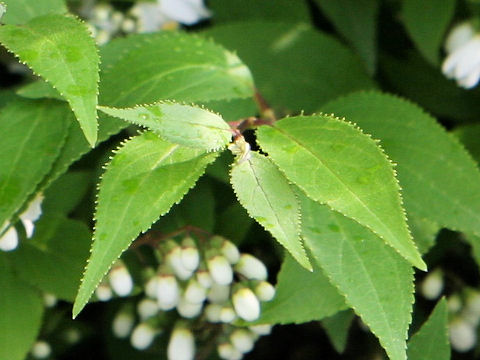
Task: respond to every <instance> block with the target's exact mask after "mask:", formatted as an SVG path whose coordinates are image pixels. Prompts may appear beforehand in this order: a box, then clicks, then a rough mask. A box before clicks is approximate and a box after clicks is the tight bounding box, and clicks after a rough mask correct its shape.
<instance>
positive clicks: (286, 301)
mask: <svg viewBox="0 0 480 360" xmlns="http://www.w3.org/2000/svg"><path fill="white" fill-rule="evenodd" d="M313 265H314V271H313V272H310V271H307V270H305V269H304V268H303V267H301V266H300V265H299V264H298V262H297V261H295V260H294V259H293V257H291V256H290V255H289V254H285V260H284V261H283V265H282V269H281V270H280V273H279V274H278V281H277V285H276V289H277V292H276V294H275V297H274V298H273V300H272V301H270V302H267V303H263V304H262V316H261V317H260V319H259V320H258V321H257V323H261V324H262V323H263V324H290V323H296V324H300V323H304V322H308V321H312V320H321V319H323V318H325V317H327V316H331V315H333V314H335V313H336V312H337V311H340V310H343V309H345V308H346V305H345V299H344V298H343V296H342V295H340V294H339V293H338V291H337V289H336V288H335V287H334V286H333V285H332V284H330V282H329V280H328V278H327V277H326V276H325V275H324V274H323V271H322V270H321V269H320V268H319V267H318V266H316V264H313Z"/></svg>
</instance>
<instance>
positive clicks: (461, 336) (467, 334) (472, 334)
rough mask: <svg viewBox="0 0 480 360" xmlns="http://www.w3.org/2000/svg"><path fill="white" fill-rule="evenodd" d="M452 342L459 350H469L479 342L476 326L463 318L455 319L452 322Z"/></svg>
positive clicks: (450, 328) (450, 330) (450, 327)
mask: <svg viewBox="0 0 480 360" xmlns="http://www.w3.org/2000/svg"><path fill="white" fill-rule="evenodd" d="M449 332H450V343H451V344H452V348H453V349H455V350H456V351H458V352H467V351H469V350H471V349H473V347H474V346H475V344H476V343H477V334H476V330H475V328H473V327H472V326H471V325H470V324H469V323H467V322H465V321H463V320H462V319H455V320H453V321H452V322H451V323H450V326H449Z"/></svg>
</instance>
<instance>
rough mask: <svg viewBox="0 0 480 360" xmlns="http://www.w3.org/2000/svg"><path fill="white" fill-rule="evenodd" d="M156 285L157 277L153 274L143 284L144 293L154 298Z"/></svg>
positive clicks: (155, 296)
mask: <svg viewBox="0 0 480 360" xmlns="http://www.w3.org/2000/svg"><path fill="white" fill-rule="evenodd" d="M157 285H158V277H157V276H153V277H152V278H150V279H149V280H148V281H147V283H146V284H145V295H147V296H148V297H149V298H151V299H156V298H157Z"/></svg>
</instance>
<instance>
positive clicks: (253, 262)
mask: <svg viewBox="0 0 480 360" xmlns="http://www.w3.org/2000/svg"><path fill="white" fill-rule="evenodd" d="M235 271H236V272H237V273H239V274H241V275H243V276H245V277H246V278H247V279H249V280H266V279H267V276H268V273H267V268H266V267H265V265H264V264H263V262H261V261H260V260H259V259H257V258H256V257H255V256H252V255H250V254H242V255H241V256H240V260H239V261H238V263H237V265H235Z"/></svg>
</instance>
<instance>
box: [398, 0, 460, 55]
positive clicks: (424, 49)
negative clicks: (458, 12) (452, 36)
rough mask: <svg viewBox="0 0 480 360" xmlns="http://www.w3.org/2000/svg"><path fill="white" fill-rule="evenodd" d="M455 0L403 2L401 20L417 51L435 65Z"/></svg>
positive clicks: (452, 12)
mask: <svg viewBox="0 0 480 360" xmlns="http://www.w3.org/2000/svg"><path fill="white" fill-rule="evenodd" d="M455 3H456V0H422V2H418V0H403V11H402V12H403V14H402V20H403V23H404V25H405V27H406V28H407V32H408V34H409V35H410V37H411V38H412V40H413V42H414V43H415V45H416V46H417V48H418V50H420V52H421V53H422V55H423V56H424V57H425V59H427V60H428V61H429V62H430V63H432V64H434V65H437V64H438V58H439V55H440V47H441V45H442V40H443V39H444V36H445V31H446V30H447V27H448V26H449V25H450V22H451V20H452V18H453V16H454V15H455Z"/></svg>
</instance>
